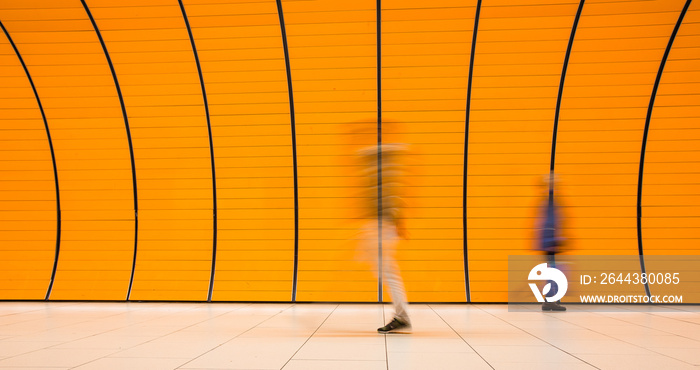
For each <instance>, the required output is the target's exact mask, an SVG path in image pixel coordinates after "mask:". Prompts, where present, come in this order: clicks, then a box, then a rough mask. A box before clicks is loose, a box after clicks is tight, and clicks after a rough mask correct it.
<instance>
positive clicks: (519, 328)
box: [476, 306, 601, 370]
mask: <svg viewBox="0 0 700 370" xmlns="http://www.w3.org/2000/svg"><path fill="white" fill-rule="evenodd" d="M476 308H478V309H479V310H481V311H483V312H486V313H487V314H489V315H491V316H493V317H495V318H496V319H498V320H501V321H503V322H505V323H506V324H508V325H510V326H512V327H514V328H516V329H518V330H520V331H522V332H524V333H526V334H528V335H530V336H532V337H533V338H536V339H539V340H540V341H542V342H544V343H547V344H548V345H550V346H551V347H553V348H556V349H558V350H560V351H562V352H564V353H566V354H567V355H569V356H571V357H573V358H575V359H577V360H579V361H581V362H583V363H585V364H586V365H589V366H591V367H593V368H595V369H598V370H601V369H600V368H599V367H597V366H595V365H593V364H591V363H590V362H588V361H586V360H584V359H582V358H580V357H578V356H576V355H574V354H573V353H570V352H568V351H565V350H563V349H561V348H559V347H557V346H555V345H554V344H552V343H549V342H547V341H546V340H544V339H542V338H540V337H538V336H536V335H535V334H532V333H530V332H529V331H527V330H525V329H523V328H521V327H518V326H517V325H515V324H513V323H511V322H508V321H506V320H504V319H502V318H500V317H498V316H496V315H494V314H492V313H491V312H488V311H486V310H484V309H482V308H481V307H479V306H476ZM562 321H564V322H568V321H565V320H562ZM589 330H590V329H589Z"/></svg>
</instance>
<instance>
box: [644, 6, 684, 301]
mask: <svg viewBox="0 0 700 370" xmlns="http://www.w3.org/2000/svg"><path fill="white" fill-rule="evenodd" d="M691 2H692V0H687V1H686V2H685V6H684V7H683V10H681V14H680V15H679V16H678V21H677V22H676V26H675V27H674V28H673V32H672V33H671V37H670V38H669V40H668V45H666V51H665V52H664V56H663V58H661V64H660V65H659V72H658V73H657V74H656V81H654V89H653V90H652V92H651V98H650V99H649V108H648V109H647V117H646V122H645V124H644V137H643V139H642V150H641V155H640V158H639V180H638V182H637V245H638V248H639V264H640V267H641V271H642V273H646V266H645V264H644V247H643V245H642V185H643V183H644V157H645V154H646V150H647V139H648V137H649V126H650V124H651V115H652V111H653V110H654V100H656V93H657V91H658V90H659V84H660V83H661V76H662V75H663V73H664V67H665V66H666V60H668V55H669V54H670V53H671V47H673V41H674V40H675V39H676V34H678V29H679V28H680V27H681V24H682V23H683V18H685V13H686V12H687V11H688V8H689V7H690V3H691ZM644 289H645V290H646V293H647V296H651V291H650V290H649V283H648V282H647V283H646V284H644Z"/></svg>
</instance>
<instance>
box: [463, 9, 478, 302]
mask: <svg viewBox="0 0 700 370" xmlns="http://www.w3.org/2000/svg"><path fill="white" fill-rule="evenodd" d="M480 16H481V0H478V1H477V2H476V14H475V15H474V30H473V31H472V50H471V54H470V55H469V78H468V81H467V108H466V118H465V121H464V123H465V127H464V174H463V175H462V233H463V234H462V238H463V241H464V258H463V259H464V285H465V290H466V293H467V302H471V301H472V295H471V284H470V283H469V246H468V243H467V164H468V159H469V122H470V111H471V106H472V78H473V75H474V53H475V52H476V36H477V32H478V31H479V17H480Z"/></svg>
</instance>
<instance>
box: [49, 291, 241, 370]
mask: <svg viewBox="0 0 700 370" xmlns="http://www.w3.org/2000/svg"><path fill="white" fill-rule="evenodd" d="M248 306H251V304H247V305H244V306H239V307H238V308H236V309H235V310H232V311H238V310H240V309H242V308H244V307H248ZM196 308H199V307H191V308H189V309H187V310H182V311H177V312H174V313H171V315H178V314H181V313H183V312H186V311H191V310H194V309H196ZM232 311H227V312H224V313H222V314H220V315H216V316H214V317H208V318H207V319H205V320H202V321H198V322H196V323H194V324H192V325H188V326H185V327H181V328H178V329H177V330H175V331H172V332H169V333H166V334H163V335H160V336H157V337H155V338H153V339H151V340H147V341H145V342H143V343H139V344H136V345H134V346H131V347H129V348H125V349H120V350H119V351H117V352H113V353H111V354H109V355H106V356H102V357H100V358H96V359H94V360H92V361H88V362H86V363H83V364H80V365H78V366H74V367H72V369H74V368H77V367H80V366H85V365H87V364H89V363H92V362H95V361H98V360H101V359H103V358H107V357H110V356H113V355H115V354H117V353H120V352H124V351H127V350H130V349H132V348H135V347H138V346H142V345H144V344H146V343H151V342H153V341H155V340H158V339H160V338H163V337H165V336H168V335H170V334H173V333H177V332H179V331H182V330H184V329H187V328H191V327H193V326H195V325H199V324H201V323H203V322H206V321H209V320H212V319H215V318H217V317H220V316H224V315H227V314H229V313H230V312H232ZM121 314H123V312H122V313H120V314H118V315H121ZM118 315H111V316H118ZM164 316H168V315H164ZM164 316H162V317H164ZM146 321H149V319H145V320H143V321H140V322H138V323H135V324H132V325H127V326H125V327H127V328H128V327H130V326H134V325H138V324H140V323H143V322H146ZM125 327H121V328H117V329H112V330H108V331H103V332H101V333H98V334H94V335H89V336H87V337H84V338H80V339H76V341H77V340H83V339H86V338H90V337H94V336H96V335H101V334H105V333H109V332H112V331H115V330H120V329H123V328H125ZM71 342H73V341H71ZM65 343H70V342H65ZM65 343H62V344H61V345H63V344H65ZM222 344H223V343H222ZM47 348H51V347H47ZM190 361H192V360H190Z"/></svg>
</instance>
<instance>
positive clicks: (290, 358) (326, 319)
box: [280, 304, 340, 370]
mask: <svg viewBox="0 0 700 370" xmlns="http://www.w3.org/2000/svg"><path fill="white" fill-rule="evenodd" d="M338 307H340V304H336V305H335V308H333V310H332V311H331V312H330V313H329V314H328V316H326V318H325V319H323V321H322V322H321V323H320V324H319V325H318V327H317V328H316V330H314V332H313V333H311V335H309V337H308V338H306V340H305V341H304V343H302V345H301V346H299V348H297V350H296V351H294V353H293V354H292V355H291V356H290V357H289V360H287V362H285V363H284V365H282V367H281V368H280V370H282V369H284V368H285V367H286V366H287V365H288V364H289V362H290V361H292V359H293V358H294V356H296V355H297V353H299V351H301V349H302V348H304V346H305V345H306V343H308V342H309V340H311V338H313V336H314V335H315V334H316V332H318V329H321V326H323V324H325V323H326V321H328V318H329V317H331V315H332V314H333V312H335V310H337V309H338Z"/></svg>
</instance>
